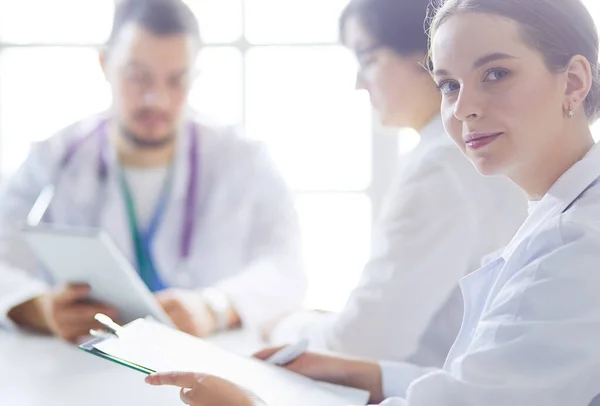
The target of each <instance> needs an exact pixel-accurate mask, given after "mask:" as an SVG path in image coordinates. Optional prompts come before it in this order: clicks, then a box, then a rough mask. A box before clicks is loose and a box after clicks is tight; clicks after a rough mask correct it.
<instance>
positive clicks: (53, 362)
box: [0, 329, 262, 406]
mask: <svg viewBox="0 0 600 406" xmlns="http://www.w3.org/2000/svg"><path fill="white" fill-rule="evenodd" d="M209 341H211V342H213V343H215V344H217V345H220V346H222V347H224V348H227V349H229V350H232V351H234V352H236V353H239V354H245V355H246V354H251V353H252V352H253V351H255V350H257V349H259V348H260V347H261V346H262V344H261V342H260V340H259V339H258V336H256V335H254V334H252V333H250V332H246V331H237V332H231V333H226V334H222V335H220V336H216V337H214V338H212V339H210V340H209ZM200 368H201V367H200V366H199V369H200ZM181 404H182V403H181V402H180V400H179V391H178V390H177V389H176V388H169V387H151V386H149V385H147V384H145V383H144V374H142V373H140V372H137V371H134V370H130V369H128V368H124V367H122V366H119V365H116V364H113V363H111V362H108V361H106V360H103V359H101V358H98V357H94V356H91V355H89V354H86V353H85V352H83V351H81V350H79V349H78V348H77V347H76V346H74V345H72V344H68V343H65V342H62V341H60V340H58V339H55V338H50V337H40V336H35V335H26V334H21V333H15V332H8V331H4V330H1V329H0V405H7V406H8V405H10V406H39V405H44V406H75V405H77V406H80V405H86V406H107V405H109V406H130V405H144V406H154V405H156V406H159V405H160V406H170V405H177V406H180V405H181Z"/></svg>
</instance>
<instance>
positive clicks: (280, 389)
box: [94, 320, 369, 406]
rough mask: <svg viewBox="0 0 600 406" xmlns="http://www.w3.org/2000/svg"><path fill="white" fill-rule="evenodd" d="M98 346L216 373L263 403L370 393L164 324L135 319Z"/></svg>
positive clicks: (318, 402) (319, 403)
mask: <svg viewBox="0 0 600 406" xmlns="http://www.w3.org/2000/svg"><path fill="white" fill-rule="evenodd" d="M94 347H95V348H96V349H98V350H100V351H102V352H104V353H107V354H109V355H112V356H114V357H118V358H121V359H124V360H127V361H129V362H133V363H135V364H138V365H141V366H144V367H147V368H150V369H152V370H155V371H159V372H166V371H193V372H201V373H206V374H211V375H216V376H219V377H222V378H224V379H227V380H229V381H231V382H234V383H236V384H238V385H240V386H242V387H244V388H246V389H248V390H250V391H251V392H253V393H254V394H255V395H257V396H258V397H260V398H261V399H262V400H264V401H265V403H267V405H286V406H307V405H311V406H348V405H353V406H354V405H355V406H364V405H365V404H366V403H367V402H368V399H369V393H368V392H366V391H363V390H358V389H354V388H346V387H343V386H337V385H335V386H333V387H332V386H331V385H329V384H328V385H323V384H322V383H320V382H315V381H313V380H311V379H308V378H306V377H304V376H301V375H298V374H295V373H292V372H290V371H287V370H285V369H283V368H280V367H277V366H273V365H270V364H267V363H265V362H263V361H260V360H256V359H252V358H246V357H241V356H238V355H236V354H233V353H231V352H228V351H225V350H223V349H221V348H219V347H217V346H215V345H213V344H210V343H208V342H206V341H204V340H201V339H198V338H195V337H192V336H189V335H187V334H185V333H182V332H180V331H176V330H173V329H171V328H169V327H166V326H164V325H162V324H159V323H156V322H153V321H148V320H136V321H134V322H133V323H131V324H129V325H128V326H127V328H126V329H124V330H123V331H122V332H120V333H119V338H116V337H115V338H109V339H107V340H105V341H103V342H101V343H99V344H96V345H95V346H94Z"/></svg>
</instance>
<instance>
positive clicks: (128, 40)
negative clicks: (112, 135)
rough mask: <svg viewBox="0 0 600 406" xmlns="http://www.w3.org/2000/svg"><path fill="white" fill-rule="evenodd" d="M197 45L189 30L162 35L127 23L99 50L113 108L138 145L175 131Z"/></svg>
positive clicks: (166, 139) (149, 143)
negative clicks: (104, 50) (104, 49)
mask: <svg viewBox="0 0 600 406" xmlns="http://www.w3.org/2000/svg"><path fill="white" fill-rule="evenodd" d="M198 45H199V44H198V43H197V40H195V39H194V38H193V37H192V36H190V35H185V34H181V35H179V34H176V35H162V36H161V35H156V34H153V33H152V32H150V31H148V30H146V29H144V28H143V27H141V26H139V25H137V24H135V23H130V24H128V25H126V26H124V27H123V30H122V31H121V33H120V34H119V35H118V37H117V38H116V40H115V42H114V44H113V45H112V48H111V49H110V50H109V53H107V54H104V55H103V56H102V66H103V69H104V72H105V74H106V78H107V80H108V81H109V83H110V85H111V88H112V93H113V109H114V113H115V115H116V117H117V120H118V123H119V125H120V127H121V130H122V131H124V132H125V133H126V134H127V135H128V137H129V138H130V139H131V140H132V141H133V142H134V143H136V144H137V145H138V146H145V147H153V146H161V145H164V144H166V143H168V142H169V141H170V140H171V139H173V137H174V136H175V134H176V133H177V128H178V124H179V121H180V117H181V115H182V110H183V108H184V105H185V103H186V99H187V96H188V93H189V90H190V86H191V82H192V79H193V76H194V63H195V60H196V55H197V49H198Z"/></svg>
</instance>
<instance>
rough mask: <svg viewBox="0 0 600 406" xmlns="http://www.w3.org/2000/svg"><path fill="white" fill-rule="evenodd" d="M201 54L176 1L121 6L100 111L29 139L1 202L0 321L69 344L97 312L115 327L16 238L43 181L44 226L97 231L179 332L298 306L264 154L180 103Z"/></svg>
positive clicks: (293, 258)
mask: <svg viewBox="0 0 600 406" xmlns="http://www.w3.org/2000/svg"><path fill="white" fill-rule="evenodd" d="M200 47H201V43H200V34H199V28H198V22H197V19H196V17H195V16H194V15H193V13H192V12H191V10H190V9H189V8H188V6H186V5H185V3H183V2H182V1H181V0H124V1H120V2H118V4H117V8H116V12H115V19H114V24H113V27H112V33H111V35H110V38H109V39H108V42H107V44H106V47H105V49H103V50H102V52H101V53H100V62H101V65H102V69H103V71H104V73H105V76H106V79H107V81H108V83H109V84H110V87H111V90H112V95H113V102H112V106H111V108H110V110H109V111H107V112H105V113H102V114H99V115H96V116H94V117H90V118H88V119H85V120H82V121H80V122H77V123H75V124H73V125H71V126H69V127H68V128H66V129H64V130H63V131H61V132H60V133H59V134H57V135H55V136H53V137H51V138H50V139H48V140H46V141H43V142H40V143H37V144H35V145H33V147H32V149H31V152H30V154H29V156H28V158H27V159H26V161H25V162H24V164H23V165H22V166H21V168H20V169H19V170H18V172H17V173H16V174H15V175H14V177H12V179H10V180H9V181H8V184H7V185H6V187H5V188H4V189H3V190H2V192H1V194H0V261H2V264H1V265H0V281H1V282H0V325H4V326H8V327H13V328H14V327H17V328H18V327H21V328H30V329H35V330H39V331H42V332H48V333H52V334H54V335H57V336H60V337H62V338H64V339H67V340H77V339H78V338H79V337H81V336H85V335H87V334H88V331H89V330H90V329H92V328H98V327H99V326H98V325H97V324H96V322H95V320H94V317H93V316H94V315H95V314H96V313H98V312H101V313H105V314H106V315H108V316H112V317H114V318H115V319H116V320H118V316H119V315H118V314H117V313H116V311H115V309H112V308H110V307H107V306H106V305H104V304H102V303H92V302H90V301H89V300H86V298H87V297H88V295H89V294H90V291H89V287H88V286H85V285H70V286H54V284H53V281H52V278H51V277H45V278H44V277H43V276H44V275H47V274H48V273H47V272H46V273H44V272H39V271H40V270H41V269H42V267H41V266H40V264H39V263H38V262H37V261H35V260H34V257H33V255H32V254H31V252H30V251H29V250H28V248H27V246H26V244H25V243H24V242H23V241H22V240H21V238H20V236H19V229H20V227H21V225H22V224H23V223H24V222H25V221H26V218H27V214H28V212H29V211H30V210H31V208H32V206H33V205H34V202H35V201H36V198H37V197H38V196H39V195H40V192H41V191H42V190H43V188H44V187H45V186H46V185H49V184H51V185H53V186H55V194H54V197H53V199H52V202H51V204H50V206H49V207H48V211H47V212H46V215H45V217H44V219H43V220H44V222H50V223H53V224H58V225H65V226H92V227H100V228H102V229H104V230H105V231H107V232H108V234H109V236H110V237H112V239H113V240H114V241H115V243H116V244H117V246H118V248H119V249H120V250H121V251H123V253H124V254H125V255H126V257H127V258H128V259H129V260H130V261H131V263H132V264H133V265H134V266H135V268H136V269H137V271H138V272H139V274H140V277H141V278H142V280H143V281H144V282H145V283H146V285H147V286H148V288H149V289H150V290H151V291H152V292H155V294H156V297H157V299H158V301H159V303H160V304H161V305H162V307H163V308H164V310H165V311H166V313H167V314H168V315H169V316H170V318H171V319H172V321H173V322H174V324H175V325H176V326H177V327H178V328H179V329H181V330H183V331H185V332H187V333H190V334H194V335H198V336H205V335H207V334H211V333H213V332H216V331H220V330H224V329H229V328H232V327H235V326H239V325H244V326H250V327H252V326H254V327H256V328H259V327H260V326H262V325H263V324H264V323H267V322H268V321H270V320H272V319H274V318H277V317H279V316H280V314H281V313H283V312H286V311H289V310H291V309H294V308H296V307H298V306H299V305H300V304H301V303H302V300H303V297H304V291H305V287H306V281H305V276H304V273H303V267H302V255H301V252H300V233H299V225H298V219H297V215H296V212H295V209H294V204H293V200H292V196H291V194H290V193H289V191H288V188H287V186H286V185H285V183H284V181H283V179H282V177H281V176H280V174H279V173H278V171H277V170H276V169H275V167H274V165H273V163H272V162H271V159H270V158H269V156H268V154H267V152H266V148H265V147H264V146H263V145H262V144H260V143H257V142H254V141H251V140H248V139H245V138H243V137H241V136H239V135H236V134H235V133H234V132H233V131H232V130H231V129H227V128H222V127H216V126H214V125H209V124H207V123H206V122H205V121H204V120H203V119H199V118H198V116H197V115H196V114H194V113H193V112H192V111H191V109H190V108H189V106H188V105H187V96H188V93H189V91H190V87H191V85H192V83H193V81H194V78H195V68H194V67H195V64H196V59H197V58H196V57H197V55H198V51H199V50H200ZM74 255H77V253H74Z"/></svg>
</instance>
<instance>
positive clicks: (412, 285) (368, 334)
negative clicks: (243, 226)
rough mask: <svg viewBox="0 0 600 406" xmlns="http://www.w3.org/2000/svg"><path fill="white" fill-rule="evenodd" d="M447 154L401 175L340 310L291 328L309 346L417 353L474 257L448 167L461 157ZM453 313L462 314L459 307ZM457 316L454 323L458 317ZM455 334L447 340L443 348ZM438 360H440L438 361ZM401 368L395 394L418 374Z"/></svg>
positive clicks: (400, 356)
mask: <svg viewBox="0 0 600 406" xmlns="http://www.w3.org/2000/svg"><path fill="white" fill-rule="evenodd" d="M442 152H443V153H446V152H447V151H442ZM449 155H450V156H448V157H447V156H445V155H444V156H440V155H439V154H434V155H433V156H429V157H428V158H427V159H426V160H424V161H423V162H421V164H420V165H419V166H418V167H416V168H411V171H410V172H409V173H406V174H405V176H403V177H402V178H400V179H399V181H398V183H397V184H396V185H395V193H393V194H392V196H391V198H392V200H390V201H388V202H387V203H388V204H387V205H388V207H389V210H387V214H385V213H384V217H383V218H381V219H380V222H379V223H380V227H379V230H378V232H377V234H376V236H375V238H379V241H377V240H374V241H373V252H372V256H371V259H370V261H369V262H368V264H367V265H366V267H365V269H364V270H363V273H362V276H361V281H360V284H359V285H358V286H357V287H356V288H355V289H354V290H353V292H352V293H351V295H350V297H349V300H348V301H347V303H346V305H345V307H344V309H343V310H342V312H341V313H340V314H339V316H338V317H337V318H334V319H332V320H330V321H329V322H328V321H325V320H321V321H317V322H309V323H307V324H306V325H305V326H301V327H297V326H296V329H297V330H296V333H297V334H298V335H301V336H307V337H309V339H310V341H311V344H312V345H313V347H315V348H320V347H322V348H323V349H328V350H333V351H336V352H341V353H346V354H350V355H357V356H363V357H368V358H372V359H387V360H405V359H406V358H407V357H409V356H410V355H411V354H412V353H413V352H414V351H415V350H416V347H417V345H418V343H419V339H420V337H421V335H422V334H423V332H424V331H425V329H426V328H427V326H428V324H429V323H430V321H431V319H432V318H433V317H434V315H435V313H436V312H437V311H438V310H439V309H440V308H441V307H442V306H443V305H444V303H445V302H446V301H447V300H448V298H449V297H450V296H451V295H452V294H453V293H454V292H455V291H456V289H457V288H458V281H459V280H460V278H462V277H463V276H464V275H465V273H466V271H467V270H468V269H469V261H470V259H471V258H472V256H471V251H470V247H468V246H466V245H465V238H466V236H469V235H471V233H473V231H474V227H475V224H474V222H471V221H470V216H469V213H468V212H469V202H468V198H469V196H467V195H466V194H465V193H464V192H463V191H462V188H461V185H460V184H459V182H460V181H461V179H460V176H458V174H457V173H456V172H455V170H454V169H453V167H456V165H460V163H455V162H453V161H452V159H453V158H454V157H458V159H464V157H462V156H460V155H459V154H455V153H454V150H452V151H450V153H449ZM465 161H466V160H465ZM465 164H466V165H470V163H469V162H465ZM471 170H472V169H471ZM462 236H465V238H461V237H462ZM459 313H460V315H462V312H461V309H459ZM460 315H459V317H460ZM292 317H297V318H298V316H297V315H296V316H290V318H292ZM457 321H458V323H457V324H459V322H460V319H458V320H457ZM286 322H287V324H288V325H291V324H293V323H290V322H289V320H285V321H284V322H283V323H284V324H286ZM283 327H284V326H283V325H282V328H281V330H280V329H279V328H277V330H279V331H282V330H283V329H284V328H283ZM457 329H458V325H457V328H456V330H457ZM455 333H456V331H454V334H455ZM282 334H284V333H282ZM453 339H454V336H452V337H449V338H448V340H449V343H448V346H449V345H450V344H452V341H453ZM444 356H445V354H444ZM441 363H443V358H442V359H441V362H440V365H438V366H441ZM403 365H404V367H403V368H402V369H403V370H405V371H406V380H405V382H403V383H400V382H399V381H398V380H396V387H397V388H398V391H399V393H404V392H405V389H406V387H407V386H408V384H409V383H410V382H411V381H412V379H413V378H414V377H415V376H418V375H420V374H421V373H422V372H423V371H421V370H420V369H419V368H417V367H413V366H411V365H409V364H403ZM413 368H414V370H413ZM400 387H404V390H401V389H400Z"/></svg>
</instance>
